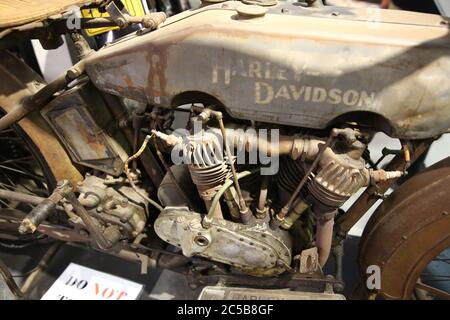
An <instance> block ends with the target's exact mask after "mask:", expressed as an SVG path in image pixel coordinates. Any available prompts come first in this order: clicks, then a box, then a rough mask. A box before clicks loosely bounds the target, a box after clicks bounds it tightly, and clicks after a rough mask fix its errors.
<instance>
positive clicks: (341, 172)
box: [154, 128, 387, 276]
mask: <svg viewBox="0 0 450 320" xmlns="http://www.w3.org/2000/svg"><path fill="white" fill-rule="evenodd" d="M222 132H225V133H226V139H227V141H228V144H229V145H231V146H233V147H235V146H241V147H243V148H244V149H245V150H244V152H246V153H248V154H250V153H252V152H255V151H259V152H261V151H266V152H268V153H269V154H270V155H271V156H276V157H280V159H281V163H280V164H281V165H280V168H279V170H278V172H277V173H276V174H274V175H272V176H262V175H259V173H260V172H262V171H260V169H261V163H259V164H258V163H257V164H254V165H248V164H247V165H245V164H244V165H242V164H240V163H239V161H236V159H238V160H239V157H236V156H232V157H231V159H230V160H229V157H227V153H226V152H224V151H223V148H221V145H222V141H221V134H220V133H221V131H220V130H218V129H217V128H204V129H201V130H200V131H198V132H196V133H188V134H186V135H184V136H179V135H175V134H172V135H166V134H164V133H162V132H158V131H154V134H155V135H156V136H157V137H158V138H159V139H160V140H162V141H164V142H165V143H166V146H167V145H168V146H170V147H172V160H174V158H176V157H180V155H182V156H181V158H182V159H183V160H184V163H182V164H175V165H174V166H172V167H171V169H170V171H171V172H170V173H169V172H168V173H167V174H166V176H165V178H164V179H163V181H162V183H161V185H160V187H159V189H158V198H159V200H160V201H161V203H162V204H163V205H164V207H165V209H164V210H163V211H162V212H161V213H160V215H159V216H158V218H157V219H156V221H155V224H154V228H155V231H156V233H157V234H158V236H159V237H160V238H161V239H163V240H164V241H166V242H167V243H170V244H172V245H174V246H176V247H179V248H180V249H181V250H182V252H183V254H184V255H185V256H188V257H191V256H201V257H204V258H207V259H210V260H213V261H217V262H221V263H224V264H227V265H230V266H232V267H234V268H235V269H237V270H239V271H242V272H245V273H247V274H252V275H257V276H273V275H277V274H281V273H283V272H285V271H286V270H288V269H290V268H291V266H292V265H295V263H294V262H295V261H294V260H295V259H294V257H295V256H296V255H297V254H300V255H299V257H301V253H302V251H303V250H305V249H308V248H310V247H314V246H315V247H317V249H318V256H316V257H313V261H316V262H317V263H315V264H313V265H310V266H309V268H308V270H307V271H311V270H315V269H317V268H318V267H319V265H320V266H323V265H324V264H325V262H326V260H327V258H328V255H329V252H330V247H331V239H332V230H333V219H334V215H335V212H336V209H337V208H338V207H340V206H341V205H342V204H343V203H344V202H345V201H346V200H347V199H348V198H349V197H350V196H351V195H352V194H354V193H355V192H356V191H357V190H359V189H360V188H361V187H363V186H367V185H368V184H369V182H370V180H371V179H378V180H379V179H380V176H382V175H380V172H378V171H377V172H376V174H375V173H374V172H375V171H371V170H369V169H368V168H366V166H365V161H364V160H363V158H362V155H363V152H364V150H365V148H366V145H365V144H364V143H362V142H361V141H360V140H358V139H357V138H356V136H357V132H356V131H354V130H352V129H339V130H336V131H334V132H336V133H337V134H336V137H337V138H336V139H335V140H333V142H332V143H330V144H329V145H327V142H326V140H325V139H323V138H314V137H306V136H298V135H290V136H280V138H279V141H277V143H276V144H275V142H274V141H273V140H272V141H267V140H264V138H261V137H258V136H255V135H246V134H245V133H243V132H244V131H242V128H239V129H235V128H226V129H225V131H222ZM231 149H233V150H234V149H236V148H231ZM238 153H239V152H238ZM238 153H236V154H238ZM181 158H180V159H181ZM316 159H317V161H314V160H316ZM175 162H176V161H175ZM236 162H238V163H236ZM314 162H316V163H314ZM232 166H235V167H236V168H238V169H237V170H236V171H238V172H239V173H238V174H237V176H238V177H241V179H239V185H240V186H239V188H238V186H237V185H236V183H235V181H234V182H232V181H233V179H232V177H233V172H232ZM311 167H313V168H311ZM310 169H313V170H310ZM308 171H311V172H310V174H308ZM386 175H387V174H385V175H384V176H383V177H385V176H386ZM305 176H306V177H305ZM305 179H306V180H305ZM270 180H271V183H270V182H269V183H268V181H270ZM302 180H305V183H304V185H303V186H302V188H301V192H296V190H295V189H296V188H298V185H299V183H300V182H301V181H302ZM177 184H178V187H177ZM180 189H182V190H183V193H184V195H183V196H182V195H180V192H178V190H180ZM195 190H196V191H197V192H196V193H197V194H196V193H195V192H194V191H195ZM239 190H241V192H242V195H243V198H244V199H245V205H246V206H247V207H248V208H249V209H248V210H249V211H250V214H249V216H246V214H245V212H243V210H242V208H240V207H241V206H242V204H241V203H239V195H238V193H239ZM222 196H223V199H222ZM196 198H197V199H199V200H200V199H201V200H202V201H192V202H193V203H198V202H203V204H204V206H200V207H199V206H195V205H192V204H191V203H189V202H191V200H195V199H196ZM290 198H292V199H291V203H292V204H291V206H290V208H289V210H288V214H287V215H283V214H281V213H282V212H283V210H282V209H281V208H282V207H283V205H285V204H286V203H287V202H288V201H289V199H290ZM308 219H310V220H311V219H312V220H314V224H313V226H312V227H311V230H310V233H315V235H314V236H313V237H312V238H311V239H310V241H307V242H306V243H304V244H302V245H301V246H300V247H299V246H298V245H295V242H296V237H298V234H296V233H297V232H296V231H295V230H296V229H299V228H298V225H300V229H302V228H303V229H304V228H306V227H305V225H306V224H305V223H304V221H303V222H302V220H308ZM314 225H315V226H314ZM296 226H297V227H296ZM303 231H304V230H303ZM299 257H297V258H299Z"/></svg>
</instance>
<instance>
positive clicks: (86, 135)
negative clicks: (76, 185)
mask: <svg viewBox="0 0 450 320" xmlns="http://www.w3.org/2000/svg"><path fill="white" fill-rule="evenodd" d="M89 94H90V92H89V91H87V89H86V88H85V87H84V86H83V85H81V86H75V87H74V88H72V89H70V90H68V91H66V92H64V93H63V94H61V95H59V96H57V97H56V98H55V99H54V100H52V101H51V102H50V103H49V104H48V105H47V106H46V107H45V108H44V109H42V111H41V114H42V116H43V117H44V118H45V119H46V120H47V121H48V123H49V124H50V126H51V127H52V128H53V129H54V131H55V133H56V134H57V135H58V136H59V138H60V141H61V142H62V143H63V144H64V145H65V147H66V148H67V150H68V151H69V153H70V155H71V158H72V160H73V161H74V162H75V163H79V164H82V165H84V166H86V167H90V168H94V169H97V170H100V171H103V172H106V173H109V174H112V175H114V176H118V175H120V174H121V173H122V169H123V165H124V162H125V160H126V159H127V158H128V155H127V153H126V151H125V150H124V149H123V148H122V147H121V146H120V144H119V143H118V142H117V141H116V140H115V139H114V138H113V137H111V136H109V135H108V134H107V133H106V132H105V128H102V127H100V126H99V125H98V124H97V123H96V121H95V119H94V118H93V114H92V111H91V110H92V109H91V110H90V109H89V108H90V104H94V103H95V102H96V101H92V99H89V98H88V97H89ZM96 107H97V109H95V111H97V112H99V114H100V115H101V117H102V118H107V114H106V112H104V111H103V110H101V109H100V106H96ZM97 117H99V115H97ZM102 122H107V120H103V121H102ZM106 125H107V124H104V127H106Z"/></svg>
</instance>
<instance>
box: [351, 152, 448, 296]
mask: <svg viewBox="0 0 450 320" xmlns="http://www.w3.org/2000/svg"><path fill="white" fill-rule="evenodd" d="M449 185H450V157H449V158H446V159H444V160H442V161H440V162H438V163H437V164H435V165H433V166H431V167H430V168H428V169H427V170H425V171H424V172H423V173H420V174H418V175H417V176H414V177H412V178H411V179H410V180H408V181H407V182H405V183H404V184H403V185H402V186H400V187H399V188H398V189H397V190H395V191H394V193H393V194H392V195H391V196H390V197H389V199H387V200H385V201H384V202H383V203H382V204H381V206H380V207H379V208H378V209H377V211H376V212H375V213H374V215H373V216H372V217H371V219H370V220H369V222H368V224H367V226H366V228H365V230H364V233H363V236H362V240H361V243H360V253H359V255H360V268H361V269H360V270H361V274H362V275H364V274H366V273H365V270H366V268H367V267H368V266H369V265H378V266H379V267H380V268H381V292H380V293H381V294H382V295H383V296H384V297H385V298H388V299H409V298H410V297H411V294H412V291H413V288H414V286H415V284H416V281H417V279H418V277H419V275H420V273H421V272H422V271H423V270H424V269H425V267H426V266H427V265H428V263H429V262H430V260H432V259H433V258H435V257H436V256H437V255H438V254H439V253H440V252H442V251H443V250H444V249H446V248H447V247H449V246H450V196H449V190H448V186H449Z"/></svg>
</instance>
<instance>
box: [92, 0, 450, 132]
mask: <svg viewBox="0 0 450 320" xmlns="http://www.w3.org/2000/svg"><path fill="white" fill-rule="evenodd" d="M237 5H242V4H240V3H235V2H227V3H223V4H216V5H211V6H207V7H204V8H202V9H199V10H192V11H189V12H184V13H181V14H179V15H177V16H175V17H173V18H169V19H168V20H167V21H166V22H165V23H164V24H163V25H162V26H161V27H160V28H159V29H158V30H156V31H154V32H151V33H145V32H143V33H138V34H137V35H132V36H128V37H126V38H124V39H122V40H119V41H118V42H117V43H115V44H112V45H109V46H107V47H105V48H104V49H102V50H100V51H99V52H97V53H96V54H93V55H92V56H91V58H90V59H89V60H90V61H88V63H87V72H88V74H89V75H90V77H91V79H92V80H93V81H94V83H95V84H96V86H97V87H98V88H99V89H101V90H105V91H107V92H109V93H112V94H115V95H119V96H124V97H129V98H133V99H138V100H140V101H143V102H149V103H151V104H153V105H157V106H162V107H171V106H172V107H173V106H174V105H178V104H181V103H184V102H190V101H195V102H202V100H207V98H208V99H209V100H210V101H211V100H212V101H213V102H214V101H215V102H216V103H217V104H223V105H224V106H225V108H226V110H227V111H228V112H229V113H230V114H231V115H232V116H233V117H236V118H241V119H251V120H257V121H264V122H272V123H278V124H285V125H294V126H301V127H311V128H324V127H326V126H328V125H329V124H330V122H332V120H333V119H336V118H338V117H340V116H342V115H348V114H352V115H353V117H356V116H355V112H356V113H358V112H366V113H365V117H363V120H364V119H365V120H366V122H369V124H373V123H374V122H376V120H378V119H379V118H384V119H385V120H386V121H387V122H388V123H389V125H390V126H391V127H392V130H390V129H387V128H386V129H385V131H387V132H388V133H390V134H391V135H392V136H397V137H401V138H426V137H431V136H434V135H437V134H439V133H442V132H444V131H447V129H448V128H449V123H450V113H449V112H448V110H447V105H448V104H449V103H450V98H449V97H448V95H447V92H448V91H449V89H450V83H449V82H448V71H449V70H450V57H449V56H448V55H449V53H450V41H449V40H450V36H449V28H448V25H446V24H445V23H444V22H443V20H442V18H441V17H439V16H435V15H427V14H418V13H411V12H398V11H393V10H392V11H391V10H381V11H379V10H375V11H373V10H372V11H371V10H367V9H361V8H340V7H323V8H302V7H300V6H295V5H293V4H289V3H284V4H278V5H277V6H273V7H270V8H268V12H267V13H266V14H265V15H264V16H263V17H256V18H252V19H249V18H246V19H240V18H239V17H238V14H237V12H236V10H235V8H234V7H235V6H237ZM374 17H375V18H374ZM206 97H207V98H206ZM371 114H372V115H375V114H376V115H379V116H380V117H375V116H371ZM350 118H351V119H352V117H350ZM358 120H361V119H358ZM389 131H393V132H389Z"/></svg>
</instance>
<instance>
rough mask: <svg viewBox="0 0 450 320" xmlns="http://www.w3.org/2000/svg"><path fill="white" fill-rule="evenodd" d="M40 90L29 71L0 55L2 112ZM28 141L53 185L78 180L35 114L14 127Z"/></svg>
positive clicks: (36, 78)
mask: <svg viewBox="0 0 450 320" xmlns="http://www.w3.org/2000/svg"><path fill="white" fill-rule="evenodd" d="M43 86H44V83H43V80H42V79H40V78H39V76H38V75H37V74H35V73H34V72H33V71H32V70H31V69H30V68H29V67H27V66H26V65H25V64H24V63H23V62H21V61H20V60H18V59H17V58H16V57H14V56H13V55H11V54H10V53H8V52H6V51H2V52H0V108H1V109H3V110H4V111H5V112H8V111H10V110H12V109H13V108H14V107H15V106H16V105H17V104H20V103H21V101H23V99H24V98H25V97H28V96H29V95H31V94H33V93H35V92H37V91H38V90H39V89H40V88H42V87H43ZM18 125H19V127H20V128H21V129H22V130H23V131H24V133H25V134H26V135H27V137H28V138H29V139H30V141H31V142H32V143H33V144H34V145H35V146H36V150H39V155H38V157H39V161H40V162H41V164H43V165H45V166H46V169H48V171H49V172H51V174H52V175H53V181H50V183H53V184H55V185H56V181H60V180H64V179H68V180H70V181H71V182H72V183H74V184H76V182H78V181H80V180H81V179H82V176H81V174H80V172H79V171H78V170H77V169H76V168H75V167H74V165H73V164H72V162H71V161H70V158H69V156H68V154H67V153H66V151H65V150H64V148H63V146H62V145H61V144H60V143H59V141H58V138H57V137H56V135H55V134H54V133H53V131H52V130H51V128H50V127H49V126H48V125H47V123H46V122H45V120H44V119H43V118H42V117H41V116H40V114H39V112H33V113H31V114H30V115H29V116H28V117H27V118H26V119H22V120H21V121H20V122H19V123H18Z"/></svg>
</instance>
